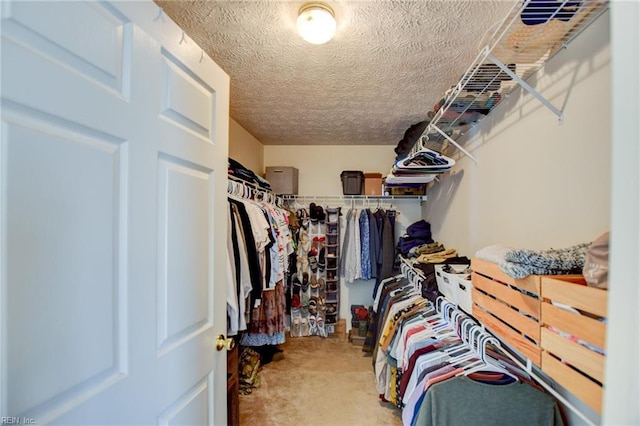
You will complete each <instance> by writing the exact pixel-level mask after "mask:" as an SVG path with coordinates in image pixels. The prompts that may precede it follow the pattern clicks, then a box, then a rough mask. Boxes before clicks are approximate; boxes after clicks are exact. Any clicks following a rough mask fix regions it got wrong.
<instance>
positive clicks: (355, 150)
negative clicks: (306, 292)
mask: <svg viewBox="0 0 640 426" xmlns="http://www.w3.org/2000/svg"><path fill="white" fill-rule="evenodd" d="M394 148H395V145H383V146H377V145H366V146H362V145H351V146H337V145H314V146H301V145H293V146H292V145H278V146H272V145H265V147H264V165H265V167H269V166H289V167H295V168H297V169H298V171H299V179H298V192H299V194H300V195H309V196H317V197H318V199H317V200H315V202H316V204H321V205H324V206H326V205H331V206H334V207H335V206H342V207H343V212H344V216H343V218H342V221H341V222H342V231H341V232H342V235H343V236H344V217H346V212H347V210H348V209H349V208H350V206H351V203H350V202H342V201H336V199H335V198H334V199H329V200H322V196H334V197H335V196H340V195H342V183H341V181H340V173H341V172H342V171H343V170H361V171H363V172H378V173H382V174H383V175H385V176H386V175H387V173H389V169H390V168H391V165H392V164H393V159H394V158H395V155H396V154H395V153H394V151H393V149H394ZM306 205H307V206H308V202H306ZM355 205H356V207H360V208H361V207H363V202H361V201H358V202H356V203H355ZM377 205H378V203H377V201H372V202H370V204H369V206H370V207H371V208H375V207H376V206H377ZM381 207H383V208H394V209H396V210H397V211H399V212H400V215H399V216H398V218H397V222H396V235H400V234H402V233H403V232H404V230H405V229H406V227H407V226H409V225H411V224H412V223H413V222H415V221H417V220H419V219H420V217H421V214H422V213H421V207H420V201H418V200H416V199H412V200H396V201H394V202H392V203H387V202H384V203H382V204H381ZM374 284H375V281H374V280H368V281H362V280H356V281H354V282H353V283H346V282H344V279H342V280H341V285H340V318H345V319H346V321H347V329H349V328H350V326H351V323H350V320H351V312H350V306H351V305H352V304H362V305H367V306H368V305H371V303H373V297H372V293H373V287H374Z"/></svg>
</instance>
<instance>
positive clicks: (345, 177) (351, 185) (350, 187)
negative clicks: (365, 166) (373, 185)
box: [340, 170, 364, 195]
mask: <svg viewBox="0 0 640 426" xmlns="http://www.w3.org/2000/svg"><path fill="white" fill-rule="evenodd" d="M340 180H341V181H342V193H343V194H344V195H361V194H362V191H363V183H364V173H363V172H361V171H359V170H344V171H343V172H342V173H340Z"/></svg>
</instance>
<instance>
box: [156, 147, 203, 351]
mask: <svg viewBox="0 0 640 426" xmlns="http://www.w3.org/2000/svg"><path fill="white" fill-rule="evenodd" d="M210 172H211V171H209V172H208V173H207V172H205V171H203V170H202V169H201V168H200V167H198V166H196V165H182V164H176V163H175V162H172V161H170V160H169V159H168V158H167V157H165V159H161V160H160V162H159V174H160V176H159V190H158V195H159V203H158V204H159V209H158V213H159V220H158V237H159V238H158V240H159V244H158V278H159V280H158V313H157V315H158V320H159V324H158V330H159V331H160V334H159V336H158V337H159V343H160V347H159V350H160V353H164V352H166V351H167V350H169V348H172V347H175V345H177V344H179V343H180V342H184V341H185V340H186V339H189V338H191V337H193V336H194V335H196V334H198V333H201V332H203V331H206V330H207V329H209V328H211V326H212V321H213V318H212V315H211V312H212V301H213V299H212V295H211V294H210V293H209V288H208V287H207V286H202V285H201V284H202V283H206V282H207V280H208V273H209V271H208V262H207V259H209V258H210V256H212V253H211V252H210V250H209V241H208V240H209V238H208V236H209V229H210V222H211V214H210V212H209V205H208V203H207V200H208V199H209V193H210V192H211V190H212V188H211V184H210V181H209V173H210ZM194 207H195V208H194Z"/></svg>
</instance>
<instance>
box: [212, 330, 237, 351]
mask: <svg viewBox="0 0 640 426" xmlns="http://www.w3.org/2000/svg"><path fill="white" fill-rule="evenodd" d="M235 345H236V341H235V340H233V339H232V338H231V337H227V338H225V337H224V334H220V335H219V336H218V338H217V339H216V349H217V350H219V351H221V350H223V349H226V350H228V351H230V350H231V349H233V347H234V346H235Z"/></svg>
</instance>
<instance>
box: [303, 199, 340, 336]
mask: <svg viewBox="0 0 640 426" xmlns="http://www.w3.org/2000/svg"><path fill="white" fill-rule="evenodd" d="M298 217H299V220H300V221H301V225H302V227H301V229H300V231H299V232H300V234H299V243H298V252H297V268H296V269H297V272H296V275H295V276H294V277H293V279H292V284H293V286H292V294H291V337H307V336H320V337H327V334H328V333H327V331H328V329H330V327H328V326H330V325H332V324H335V323H336V322H337V321H338V313H339V312H340V277H339V272H338V265H339V264H340V262H339V258H340V207H337V208H331V207H327V208H326V209H325V208H323V207H322V206H319V205H316V204H315V203H311V204H310V205H309V210H308V212H307V211H306V209H300V210H299V212H298Z"/></svg>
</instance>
